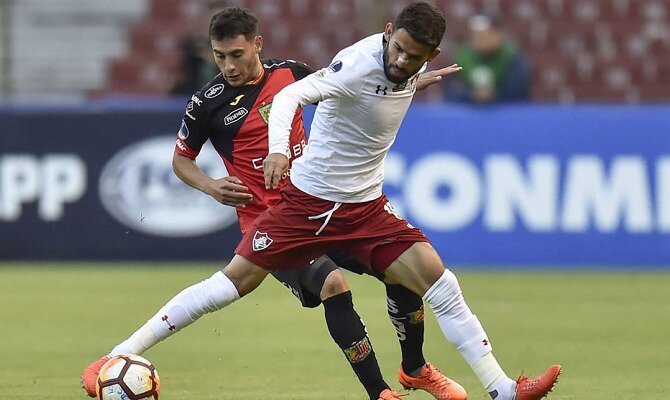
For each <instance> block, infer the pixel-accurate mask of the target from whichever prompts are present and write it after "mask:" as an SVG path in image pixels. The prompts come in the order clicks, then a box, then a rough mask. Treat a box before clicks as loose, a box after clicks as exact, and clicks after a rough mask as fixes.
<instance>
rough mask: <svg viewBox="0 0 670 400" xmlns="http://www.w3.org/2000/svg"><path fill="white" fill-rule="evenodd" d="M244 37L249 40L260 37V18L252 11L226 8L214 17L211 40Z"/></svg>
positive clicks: (210, 32)
mask: <svg viewBox="0 0 670 400" xmlns="http://www.w3.org/2000/svg"><path fill="white" fill-rule="evenodd" d="M238 35H244V37H245V38H246V39H247V40H251V39H253V38H254V37H255V36H256V35H258V18H256V15H254V13H253V12H251V10H248V9H246V8H241V7H226V8H224V9H223V10H221V11H219V12H217V13H216V14H214V16H212V20H211V21H210V23H209V39H210V40H221V39H231V38H234V37H236V36H238Z"/></svg>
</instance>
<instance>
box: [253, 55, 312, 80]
mask: <svg viewBox="0 0 670 400" xmlns="http://www.w3.org/2000/svg"><path fill="white" fill-rule="evenodd" d="M263 68H265V70H266V71H267V72H270V73H272V72H274V71H280V70H289V71H290V72H291V73H292V74H293V76H294V78H295V79H296V80H299V79H302V78H304V77H305V76H307V75H309V74H311V73H312V72H314V69H313V68H312V67H310V66H309V65H307V64H305V63H304V62H302V61H297V60H290V59H288V60H281V59H276V58H270V59H267V60H263Z"/></svg>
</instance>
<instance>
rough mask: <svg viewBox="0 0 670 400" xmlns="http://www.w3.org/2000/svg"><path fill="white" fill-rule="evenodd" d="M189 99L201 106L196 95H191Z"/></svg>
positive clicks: (200, 101)
mask: <svg viewBox="0 0 670 400" xmlns="http://www.w3.org/2000/svg"><path fill="white" fill-rule="evenodd" d="M191 101H192V102H193V103H195V104H197V105H198V106H201V105H202V100H200V99H199V98H198V96H196V95H193V96H191Z"/></svg>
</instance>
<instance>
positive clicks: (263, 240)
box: [251, 231, 274, 251]
mask: <svg viewBox="0 0 670 400" xmlns="http://www.w3.org/2000/svg"><path fill="white" fill-rule="evenodd" d="M272 242H274V240H272V239H270V236H268V234H267V233H263V232H261V231H256V233H255V234H254V240H253V244H252V245H251V248H252V249H253V250H254V251H261V250H265V249H267V248H268V246H270V245H271V244H272Z"/></svg>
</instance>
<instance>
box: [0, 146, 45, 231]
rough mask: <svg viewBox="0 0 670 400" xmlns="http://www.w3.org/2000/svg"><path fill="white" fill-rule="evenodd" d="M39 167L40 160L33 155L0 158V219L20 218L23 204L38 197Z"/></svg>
mask: <svg viewBox="0 0 670 400" xmlns="http://www.w3.org/2000/svg"><path fill="white" fill-rule="evenodd" d="M39 169H40V165H39V160H38V159H37V157H35V156H32V155H6V156H3V157H2V158H0V220H3V221H16V220H18V219H19V217H20V216H21V205H22V204H23V203H29V202H32V201H34V200H36V199H37V196H38V194H39Z"/></svg>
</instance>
